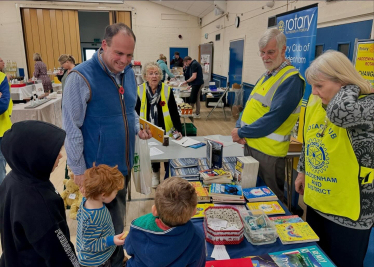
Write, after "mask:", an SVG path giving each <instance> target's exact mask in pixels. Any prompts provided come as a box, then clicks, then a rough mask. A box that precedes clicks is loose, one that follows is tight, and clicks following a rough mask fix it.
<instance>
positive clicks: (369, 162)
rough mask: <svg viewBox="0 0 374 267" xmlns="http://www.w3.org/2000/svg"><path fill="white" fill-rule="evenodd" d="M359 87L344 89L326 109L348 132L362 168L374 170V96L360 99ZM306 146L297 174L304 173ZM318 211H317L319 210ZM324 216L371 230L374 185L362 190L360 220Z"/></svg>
mask: <svg viewBox="0 0 374 267" xmlns="http://www.w3.org/2000/svg"><path fill="white" fill-rule="evenodd" d="M359 93H360V88H359V87H358V86H356V85H346V86H343V87H342V88H341V89H340V91H339V92H338V93H337V94H336V95H335V96H334V97H333V99H332V100H331V101H330V103H329V104H328V105H327V107H326V115H327V117H328V119H329V120H330V121H331V122H332V123H333V124H335V125H336V126H339V127H342V128H345V129H347V130H348V133H349V135H350V136H351V142H352V147H353V150H354V152H355V154H356V157H357V160H358V162H359V164H360V166H364V167H367V168H374V108H373V107H374V94H371V95H369V96H367V97H365V98H362V99H358V97H359ZM304 156H305V154H304V146H303V149H302V152H301V156H300V160H299V164H298V166H297V171H298V172H301V173H305V157H304ZM317 212H318V211H317ZM318 213H319V214H320V215H321V216H323V217H325V218H327V219H329V220H331V221H333V222H335V223H337V224H340V225H342V226H345V227H349V228H354V229H361V230H364V229H369V228H371V227H372V226H373V223H374V185H373V184H365V185H363V186H362V188H361V216H360V218H359V219H358V221H352V220H350V219H348V218H343V217H340V216H335V215H330V214H325V213H321V212H318Z"/></svg>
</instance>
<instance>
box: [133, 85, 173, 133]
mask: <svg viewBox="0 0 374 267" xmlns="http://www.w3.org/2000/svg"><path fill="white" fill-rule="evenodd" d="M146 91H147V85H146V83H143V84H141V85H139V86H138V96H139V98H140V100H141V104H140V117H141V118H143V119H145V120H147V92H146ZM160 96H161V101H164V102H165V105H163V106H162V114H163V116H164V123H165V132H166V135H168V136H172V135H173V131H174V130H175V128H174V126H173V122H172V121H171V117H170V112H169V107H168V101H169V96H170V87H169V86H167V85H165V84H164V83H162V87H161V92H160Z"/></svg>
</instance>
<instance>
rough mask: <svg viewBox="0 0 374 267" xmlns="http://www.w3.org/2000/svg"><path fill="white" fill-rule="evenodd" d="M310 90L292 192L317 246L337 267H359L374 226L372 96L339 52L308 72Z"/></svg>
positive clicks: (323, 57)
mask: <svg viewBox="0 0 374 267" xmlns="http://www.w3.org/2000/svg"><path fill="white" fill-rule="evenodd" d="M306 78H307V80H308V82H309V83H310V84H311V85H312V95H311V96H310V98H309V102H308V106H307V108H306V114H305V124H304V145H303V152H302V155H301V157H300V161H299V164H298V172H299V175H298V177H297V179H296V181H295V187H296V191H297V192H298V193H300V194H301V195H304V202H305V203H306V204H307V215H306V220H307V222H308V223H309V224H310V226H311V227H312V228H313V230H314V231H315V232H316V233H317V235H318V236H319V237H320V241H319V242H318V244H319V245H320V247H321V248H322V249H323V250H324V251H325V252H326V254H327V255H328V256H329V257H330V258H331V259H332V261H333V262H334V263H335V264H336V265H337V266H339V267H344V266H355V267H356V266H357V267H360V266H363V261H364V257H365V253H366V250H367V246H368V242H369V236H370V231H371V227H372V226H373V223H374V181H373V178H374V109H373V107H374V94H370V93H371V92H372V88H371V86H370V83H369V82H368V81H366V80H365V79H363V78H362V77H361V76H360V75H359V73H358V72H357V71H356V70H355V69H354V67H353V65H352V63H351V62H350V61H349V59H348V58H347V57H346V56H345V55H344V54H342V53H340V52H337V51H327V52H325V53H324V54H322V55H321V56H319V57H318V58H317V59H316V60H315V61H314V62H313V63H312V64H311V65H310V67H309V68H308V69H307V70H306Z"/></svg>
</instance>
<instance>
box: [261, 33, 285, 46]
mask: <svg viewBox="0 0 374 267" xmlns="http://www.w3.org/2000/svg"><path fill="white" fill-rule="evenodd" d="M273 38H275V40H276V41H277V47H278V49H279V50H282V49H283V47H284V46H285V45H286V43H287V38H286V35H284V33H282V32H281V31H280V30H278V29H268V30H266V32H265V33H264V34H263V35H262V36H261V38H260V40H259V41H258V46H259V48H260V49H262V48H264V47H265V46H266V45H267V44H268V43H269V42H270V41H271V40H272V39H273Z"/></svg>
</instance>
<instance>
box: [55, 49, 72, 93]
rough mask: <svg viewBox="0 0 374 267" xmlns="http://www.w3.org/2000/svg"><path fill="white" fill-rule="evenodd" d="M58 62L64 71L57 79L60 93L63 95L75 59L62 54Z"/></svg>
mask: <svg viewBox="0 0 374 267" xmlns="http://www.w3.org/2000/svg"><path fill="white" fill-rule="evenodd" d="M58 62H60V65H61V67H62V68H63V69H64V74H63V75H62V77H61V79H59V80H60V82H61V83H62V93H64V87H65V81H66V78H67V77H68V74H69V73H70V71H71V70H72V69H73V68H74V67H75V59H74V57H73V56H72V55H67V54H62V55H61V56H60V57H59V58H58Z"/></svg>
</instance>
